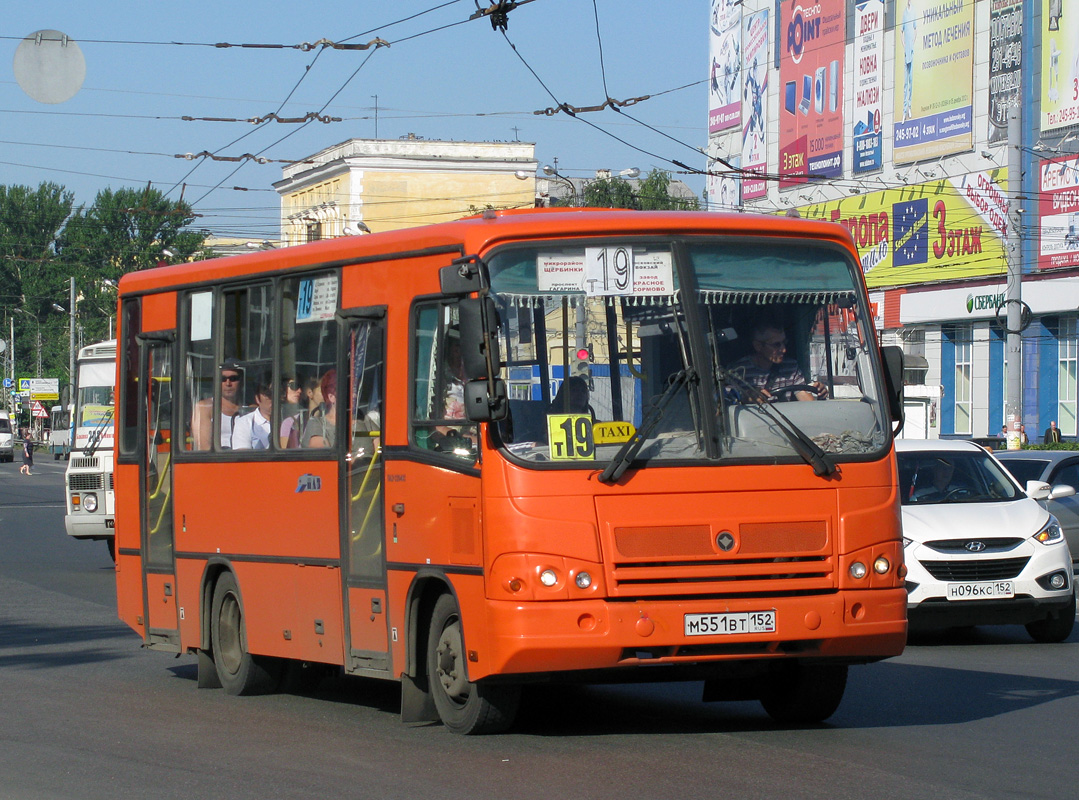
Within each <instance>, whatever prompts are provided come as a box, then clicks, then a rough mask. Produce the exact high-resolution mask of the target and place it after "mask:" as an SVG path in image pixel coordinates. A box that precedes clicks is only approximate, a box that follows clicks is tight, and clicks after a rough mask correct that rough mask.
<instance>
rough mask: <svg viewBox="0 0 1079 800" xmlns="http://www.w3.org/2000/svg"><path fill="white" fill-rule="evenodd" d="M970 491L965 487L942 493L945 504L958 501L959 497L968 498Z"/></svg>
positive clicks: (957, 487)
mask: <svg viewBox="0 0 1079 800" xmlns="http://www.w3.org/2000/svg"><path fill="white" fill-rule="evenodd" d="M970 495H971V491H970V489H968V488H967V487H966V486H956V487H955V488H954V489H949V490H948V491H947V492H945V493H944V500H945V502H947V501H949V500H952V499H958V498H960V497H970Z"/></svg>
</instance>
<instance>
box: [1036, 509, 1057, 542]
mask: <svg viewBox="0 0 1079 800" xmlns="http://www.w3.org/2000/svg"><path fill="white" fill-rule="evenodd" d="M1034 540H1035V541H1037V542H1041V543H1042V544H1056V543H1057V542H1061V541H1063V540H1064V532H1063V531H1062V530H1060V523H1059V522H1057V518H1056V517H1052V516H1051V517H1049V521H1048V522H1047V523H1045V526H1044V527H1042V529H1041V530H1040V531H1038V532H1037V533H1036V534H1034Z"/></svg>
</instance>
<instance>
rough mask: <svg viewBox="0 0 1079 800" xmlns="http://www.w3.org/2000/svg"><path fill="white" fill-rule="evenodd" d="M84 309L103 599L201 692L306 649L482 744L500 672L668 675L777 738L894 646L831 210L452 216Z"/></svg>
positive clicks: (866, 382)
mask: <svg viewBox="0 0 1079 800" xmlns="http://www.w3.org/2000/svg"><path fill="white" fill-rule="evenodd" d="M119 304H120V305H119V308H120V328H119V340H118V344H119V358H118V367H117V370H118V381H117V387H118V395H119V397H118V403H117V416H116V418H117V425H116V428H117V431H116V433H117V436H116V451H115V452H116V458H115V463H116V467H115V485H116V576H117V589H118V603H119V614H120V617H121V619H123V620H124V621H125V622H127V623H128V624H129V625H130V626H131V627H132V628H134V629H135V630H136V631H137V632H138V633H139V635H140V636H141V637H142V639H143V642H144V643H145V645H146V646H148V647H150V648H154V649H159V650H166V651H173V652H177V653H185V654H194V655H196V656H197V658H198V683H199V686H201V687H217V686H221V687H224V689H225V690H226V691H228V692H230V693H232V694H254V693H264V692H269V691H274V690H275V689H277V688H279V687H280V685H281V681H282V676H283V675H286V674H287V673H288V672H289V671H290V670H293V669H294V668H296V667H297V665H304V666H305V667H314V668H316V670H318V669H321V668H323V667H329V668H333V669H336V670H337V671H342V672H343V673H345V674H350V675H360V676H372V677H378V678H385V679H391V680H396V681H399V682H400V683H401V686H402V694H401V714H402V719H403V720H404V721H405V722H419V721H437V720H439V719H440V720H441V721H442V722H443V723H444V724H445V725H446V726H447V727H448V728H450V729H451V730H453V731H455V732H459V733H481V732H493V731H499V730H503V729H505V728H506V727H508V726H509V725H510V724H511V723H512V721H513V718H514V714H515V712H516V709H517V705H518V702H519V697H520V692H521V690H522V687H523V686H526V685H527V684H529V683H535V682H541V681H547V682H551V681H567V682H568V681H583V682H612V681H645V680H702V681H703V682H704V697H703V699H704V700H721V699H747V698H756V699H759V700H760V701H761V703H762V705H763V706H764V709H765V710H766V711H767V712H768V713H769V714H770V715H771V716H772V717H774V718H775V719H777V720H781V721H787V722H791V721H793V722H804V721H816V720H821V719H824V718H826V717H828V716H829V715H831V714H832V713H833V712H834V711H835V710H836V708H837V707H838V705H839V702H840V700H841V698H842V695H843V691H844V687H845V684H846V678H847V668H848V666H849V665H851V664H864V663H869V662H873V661H876V660H879V659H882V658H887V657H890V656H894V655H897V654H899V653H900V652H901V651H902V649H903V646H904V643H905V640H906V591H905V588H904V581H903V576H904V568H903V557H902V549H901V536H900V522H899V506H898V500H897V490H896V467H895V457H894V451H893V446H892V435H893V427H894V425H895V424H896V421H897V420H898V419H899V416H900V414H901V409H902V389H901V376H902V359H901V356H898V355H897V350H896V349H895V348H883V352H882V348H880V347H879V346H878V342H877V338H876V334H875V330H874V325H873V319H872V316H871V314H870V313H869V304H868V297H867V294H866V290H865V286H864V282H863V280H862V273H861V269H860V266H859V263H858V258H857V253H856V251H855V249H854V246H853V243H852V241H851V239H850V236H849V234H848V233H847V232H846V230H845V229H843V228H842V227H840V226H838V225H831V224H827V223H821V222H815V221H806V220H797V219H788V218H779V217H764V216H752V215H719V214H704V213H674V212H655V213H649V212H631V211H614V210H610V211H603V210H572V211H561V210H535V211H532V210H529V211H523V212H513V211H507V212H496V211H487V212H484V213H483V214H482V215H479V216H475V217H471V218H468V219H464V220H460V221H457V222H451V223H444V224H440V225H434V226H428V227H420V228H412V229H408V230H402V231H396V232H389V233H380V234H373V235H366V236H362V237H349V238H340V239H335V240H332V241H321V242H316V243H312V244H307V245H304V246H299V247H293V248H287V249H281V250H273V251H265V252H259V253H252V254H246V255H241V256H235V257H231V258H225V259H219V260H212V261H203V262H196V263H190V264H184V265H180V266H173V267H163V268H158V269H152V270H146V271H144V272H138V273H132V274H129V275H127V276H125V277H124V279H123V280H122V281H121V283H120V299H119ZM882 356H883V357H882ZM337 431H340V435H338V434H337ZM307 674H311V672H310V670H308V671H307Z"/></svg>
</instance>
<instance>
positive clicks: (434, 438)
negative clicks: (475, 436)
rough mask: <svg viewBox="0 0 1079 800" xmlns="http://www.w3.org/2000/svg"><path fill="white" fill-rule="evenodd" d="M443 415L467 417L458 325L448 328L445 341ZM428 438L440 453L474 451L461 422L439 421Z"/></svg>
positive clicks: (446, 416) (454, 418)
mask: <svg viewBox="0 0 1079 800" xmlns="http://www.w3.org/2000/svg"><path fill="white" fill-rule="evenodd" d="M442 348H443V349H442V352H443V353H444V354H445V358H444V359H443V360H442V395H441V396H442V402H441V406H442V407H441V411H442V418H443V419H447V420H462V421H464V420H465V380H466V379H467V376H466V375H465V363H464V356H463V354H462V353H461V335H460V331H459V330H458V328H457V327H456V326H450V327H448V328H447V329H446V334H445V337H444V339H443V343H442ZM427 442H428V444H429V446H430V447H431V449H432V450H434V451H436V452H439V453H455V454H458V455H464V454H466V453H470V452H472V451H473V443H472V439H471V438H470V437H467V436H464V435H462V433H461V428H460V427H459V426H450V425H438V426H436V427H435V429H434V430H433V431H431V435H430V437H428V439H427Z"/></svg>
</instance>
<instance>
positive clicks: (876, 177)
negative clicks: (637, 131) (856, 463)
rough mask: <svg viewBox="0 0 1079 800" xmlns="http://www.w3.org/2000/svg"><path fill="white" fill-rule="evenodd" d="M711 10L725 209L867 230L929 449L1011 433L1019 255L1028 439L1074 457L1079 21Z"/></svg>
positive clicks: (741, 7) (932, 8) (923, 3)
mask: <svg viewBox="0 0 1079 800" xmlns="http://www.w3.org/2000/svg"><path fill="white" fill-rule="evenodd" d="M710 11H711V17H710V24H709V35H710V53H709V109H708V131H709V146H708V152H709V156H710V158H709V170H710V173H711V175H710V177H709V179H708V188H707V194H708V207H709V208H711V209H713V210H717V211H732V210H735V211H742V212H759V213H795V212H794V210H795V209H796V210H797V213H798V214H800V215H801V216H806V217H811V218H816V219H822V220H827V221H832V222H838V223H840V224H843V225H845V226H846V227H848V228H849V229H850V231H851V233H852V235H853V237H854V239H855V242H856V244H857V246H858V249H859V252H860V254H861V260H862V269H863V272H864V274H865V278H866V283H867V285H868V286H869V288H870V293H871V295H872V297H873V299H874V301H875V303H876V305H877V306H878V313H877V320H878V322H877V324H878V329H879V332H880V336H881V339H882V341H884V342H885V343H888V344H893V343H894V344H900V345H901V346H902V347H903V348H904V351H905V352H906V354H907V356H908V363H909V364H913V365H914V366H915V368H914V369H908V379H910V380H917V381H920V383H918V384H915V385H912V386H911V387H910V389H911V391H910V392H909V393H908V394H909V395H910V396H911V397H913V398H916V402H920V403H922V402H924V405H925V409H926V413H925V418H924V420H920V421H924V426H922V433H923V434H924V435H925V436H928V437H933V436H957V437H973V438H983V437H992V436H997V435H999V434H1000V433H1001V430H1002V427H1003V425H1004V421H1005V409H1004V401H1005V395H1006V391H1005V386H1006V383H1007V375H1006V368H1005V355H1004V340H1005V333H1004V326H1003V325H1002V324H1001V321H1000V320H998V316H999V317H1000V318H1001V320H1002V319H1003V318H1004V317H1005V316H1006V315H1005V312H1004V301H1005V298H1006V289H1007V280H1008V268H1009V243H1011V242H1014V241H1016V240H1018V241H1019V246H1018V261H1019V263H1018V265H1017V267H1016V268H1017V269H1018V270H1019V272H1020V274H1021V296H1022V302H1023V304H1024V305H1023V320H1024V324H1025V325H1026V327H1025V329H1024V330H1023V333H1022V342H1023V346H1022V364H1023V368H1022V376H1021V381H1022V414H1021V417H1022V420H1021V421H1022V424H1024V426H1025V429H1026V432H1027V435H1028V437H1029V438H1030V439H1031V440H1032V441H1033V440H1035V439H1036V438H1040V435H1041V432H1042V431H1043V430H1044V429H1045V428H1046V427H1048V425H1049V422H1050V421H1051V420H1054V421H1056V422H1057V425H1058V427H1060V429H1061V431H1062V433H1063V434H1064V436H1065V438H1066V439H1069V438H1070V439H1074V438H1076V437H1077V435H1079V411H1077V406H1076V403H1077V395H1079V392H1077V368H1076V355H1077V354H1076V350H1077V345H1076V342H1077V338H1076V337H1077V315H1079V155H1077V153H1079V94H1077V93H1076V92H1075V87H1076V86H1079V3H1070V2H1064V3H1062V2H1060V1H1059V0H815V2H814V1H811V0H744V2H743V1H742V0H711V5H710ZM1010 108H1017V109H1018V110H1019V114H1020V126H1019V127H1020V133H1019V135H1018V137H1015V136H1013V137H1012V139H1011V140H1009V132H1008V113H1009V109H1010ZM1017 162H1018V163H1019V164H1021V170H1020V172H1021V175H1020V176H1018V178H1016V179H1015V180H1014V181H1011V182H1009V179H1008V178H1009V176H1008V168H1007V167H1008V164H1009V163H1017ZM1010 189H1011V190H1012V192H1013V193H1014V194H1015V197H1016V205H1017V207H1018V210H1017V212H1016V217H1017V218H1018V220H1019V222H1018V224H1017V225H1009V218H1008V211H1009V199H1010V197H1011V195H1010V194H1009V190H1010Z"/></svg>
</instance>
